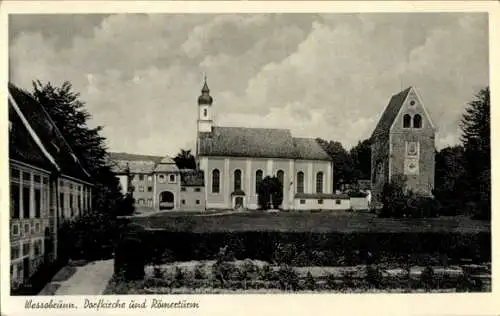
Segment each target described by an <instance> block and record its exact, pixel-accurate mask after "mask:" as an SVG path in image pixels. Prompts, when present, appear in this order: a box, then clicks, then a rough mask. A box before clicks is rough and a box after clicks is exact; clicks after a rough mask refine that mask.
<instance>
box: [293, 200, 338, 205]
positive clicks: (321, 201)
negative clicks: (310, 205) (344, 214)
mask: <svg viewBox="0 0 500 316" xmlns="http://www.w3.org/2000/svg"><path fill="white" fill-rule="evenodd" d="M341 203H342V201H341V200H335V204H337V205H340V204H341ZM300 204H306V200H300ZM318 204H323V199H319V200H318Z"/></svg>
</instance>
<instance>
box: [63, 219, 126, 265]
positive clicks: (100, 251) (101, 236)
mask: <svg viewBox="0 0 500 316" xmlns="http://www.w3.org/2000/svg"><path fill="white" fill-rule="evenodd" d="M121 229H122V225H120V223H119V222H118V221H117V220H116V219H114V218H113V217H111V216H110V215H109V214H104V213H101V212H98V211H89V212H86V213H83V214H82V215H81V216H80V217H78V218H76V219H75V220H72V221H66V222H64V223H62V224H61V226H60V228H59V231H58V257H60V258H66V259H73V260H78V259H85V260H102V259H109V258H112V257H113V245H114V243H115V240H116V239H117V237H118V235H119V233H120V231H121Z"/></svg>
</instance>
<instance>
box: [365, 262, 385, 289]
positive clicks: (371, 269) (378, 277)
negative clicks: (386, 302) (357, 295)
mask: <svg viewBox="0 0 500 316" xmlns="http://www.w3.org/2000/svg"><path fill="white" fill-rule="evenodd" d="M383 280H384V278H383V276H382V271H381V270H380V268H379V267H378V266H377V265H370V266H368V267H367V268H366V281H367V282H368V283H369V284H370V285H372V286H374V287H375V288H377V289H378V288H380V287H381V286H382V283H383Z"/></svg>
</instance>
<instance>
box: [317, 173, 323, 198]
mask: <svg viewBox="0 0 500 316" xmlns="http://www.w3.org/2000/svg"><path fill="white" fill-rule="evenodd" d="M316 193H323V172H321V171H320V172H318V173H317V174H316Z"/></svg>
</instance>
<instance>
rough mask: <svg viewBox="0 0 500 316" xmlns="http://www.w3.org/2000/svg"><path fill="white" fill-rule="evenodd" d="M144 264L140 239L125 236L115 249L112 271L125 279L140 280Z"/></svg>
mask: <svg viewBox="0 0 500 316" xmlns="http://www.w3.org/2000/svg"><path fill="white" fill-rule="evenodd" d="M145 264H146V260H145V255H144V252H143V248H142V243H141V240H140V239H138V238H134V237H127V238H126V239H124V240H123V241H122V242H120V243H118V245H117V247H116V250H115V262H114V272H115V275H116V276H119V277H122V278H124V279H125V280H128V281H131V280H142V279H143V278H144V275H145V272H144V267H145Z"/></svg>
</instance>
